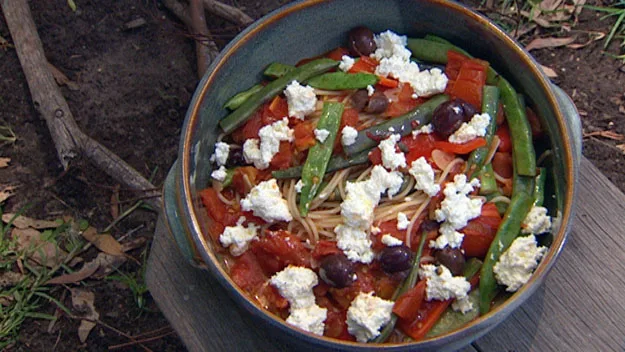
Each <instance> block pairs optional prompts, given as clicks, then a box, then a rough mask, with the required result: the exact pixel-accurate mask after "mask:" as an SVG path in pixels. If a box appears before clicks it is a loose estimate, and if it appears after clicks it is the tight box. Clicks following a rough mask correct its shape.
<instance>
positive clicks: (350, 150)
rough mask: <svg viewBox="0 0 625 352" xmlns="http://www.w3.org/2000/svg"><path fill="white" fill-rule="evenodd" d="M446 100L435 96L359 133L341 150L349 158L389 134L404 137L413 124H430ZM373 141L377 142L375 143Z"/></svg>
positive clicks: (445, 96)
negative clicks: (406, 111)
mask: <svg viewBox="0 0 625 352" xmlns="http://www.w3.org/2000/svg"><path fill="white" fill-rule="evenodd" d="M447 100H449V97H448V96H447V95H444V94H439V95H435V96H433V97H432V98H430V99H429V100H428V101H426V102H425V103H423V104H421V105H419V106H417V107H416V108H415V109H414V110H412V111H410V112H408V113H407V114H405V115H401V116H398V117H396V118H394V119H391V120H388V121H386V122H384V123H381V124H379V125H375V126H371V127H369V128H366V129H364V130H362V131H359V132H358V136H357V137H356V142H355V143H354V144H352V145H349V146H344V147H343V150H344V151H345V153H346V154H347V155H348V156H349V155H353V154H356V153H358V152H361V151H363V150H365V149H370V148H372V147H375V146H376V145H377V144H378V141H379V139H383V138H385V137H386V136H387V135H389V134H390V133H396V134H400V135H401V136H405V135H407V134H408V133H410V132H411V131H412V125H413V124H414V123H417V124H418V125H419V126H423V125H426V124H428V123H430V120H432V113H433V112H434V110H435V109H436V108H437V107H438V106H439V105H441V104H442V103H444V102H446V101H447ZM372 138H373V139H372ZM375 139H378V140H377V141H376V140H375Z"/></svg>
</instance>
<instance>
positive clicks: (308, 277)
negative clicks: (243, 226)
mask: <svg viewBox="0 0 625 352" xmlns="http://www.w3.org/2000/svg"><path fill="white" fill-rule="evenodd" d="M269 282H270V283H271V284H272V285H273V286H275V287H276V288H277V289H278V292H280V295H281V296H282V297H284V298H285V299H286V300H287V301H289V305H290V315H289V317H288V318H287V319H286V322H287V323H288V324H291V325H293V326H296V327H298V328H300V329H302V330H305V331H308V332H312V333H313V334H317V335H323V330H324V328H325V324H324V321H325V320H326V317H327V313H328V310H327V309H326V308H321V307H319V306H318V305H317V304H316V303H315V294H314V292H313V287H315V286H316V285H317V283H318V282H319V279H318V277H317V274H315V272H314V271H312V270H310V269H308V268H305V267H298V266H292V265H289V266H288V267H286V268H285V269H284V270H282V271H280V272H279V273H276V274H275V275H274V276H272V277H271V279H269Z"/></svg>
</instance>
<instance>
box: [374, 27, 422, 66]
mask: <svg viewBox="0 0 625 352" xmlns="http://www.w3.org/2000/svg"><path fill="white" fill-rule="evenodd" d="M373 41H375V44H376V47H377V49H376V50H375V52H374V53H373V54H371V57H373V58H375V59H377V60H382V59H383V58H385V57H392V56H397V57H399V58H402V59H404V60H410V56H411V55H412V53H411V52H410V50H408V49H406V44H408V37H406V36H405V35H398V34H396V33H394V32H392V31H390V30H387V31H385V32H382V33H380V34H376V35H374V36H373Z"/></svg>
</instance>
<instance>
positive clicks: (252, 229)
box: [219, 216, 258, 257]
mask: <svg viewBox="0 0 625 352" xmlns="http://www.w3.org/2000/svg"><path fill="white" fill-rule="evenodd" d="M244 221H245V217H243V216H242V217H240V218H239V220H238V221H237V225H236V226H226V228H225V229H224V232H223V233H222V234H221V235H220V236H219V242H221V245H222V246H224V247H226V248H228V247H230V248H229V249H230V253H231V254H232V255H233V256H235V257H236V256H239V255H241V254H243V252H245V251H246V250H247V249H248V247H249V244H250V242H252V240H254V239H255V238H258V226H256V225H255V224H253V223H249V224H247V227H244V226H243V222H244Z"/></svg>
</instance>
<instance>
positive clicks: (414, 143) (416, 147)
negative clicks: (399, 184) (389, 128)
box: [401, 133, 438, 165]
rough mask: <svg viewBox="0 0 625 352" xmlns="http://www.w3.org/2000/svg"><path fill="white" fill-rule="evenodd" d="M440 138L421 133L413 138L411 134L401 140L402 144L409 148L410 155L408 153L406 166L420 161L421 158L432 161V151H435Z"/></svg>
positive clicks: (431, 134) (432, 134)
mask: <svg viewBox="0 0 625 352" xmlns="http://www.w3.org/2000/svg"><path fill="white" fill-rule="evenodd" d="M437 140H438V138H437V137H436V135H435V134H434V133H429V134H428V133H419V134H418V135H416V136H414V137H413V136H412V134H409V135H407V136H405V137H403V138H402V139H401V143H403V144H404V145H405V146H406V147H407V148H408V153H406V164H408V165H410V164H412V162H413V161H415V160H417V159H419V158H420V157H425V158H426V159H428V160H429V159H430V157H431V156H432V151H433V150H434V148H435V147H434V145H435V143H436V141H437Z"/></svg>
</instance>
